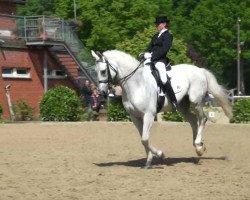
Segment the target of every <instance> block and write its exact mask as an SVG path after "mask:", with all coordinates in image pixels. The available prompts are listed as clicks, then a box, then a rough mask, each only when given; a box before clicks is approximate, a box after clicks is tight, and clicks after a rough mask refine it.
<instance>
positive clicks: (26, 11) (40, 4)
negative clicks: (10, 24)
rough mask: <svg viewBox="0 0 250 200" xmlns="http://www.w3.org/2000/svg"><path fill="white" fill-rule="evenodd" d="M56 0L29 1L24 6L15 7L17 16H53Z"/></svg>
mask: <svg viewBox="0 0 250 200" xmlns="http://www.w3.org/2000/svg"><path fill="white" fill-rule="evenodd" d="M56 7H57V0H50V1H47V0H29V1H26V4H25V6H23V5H19V6H18V7H17V14H18V15H21V16H34V15H47V16H54V15H55V10H56Z"/></svg>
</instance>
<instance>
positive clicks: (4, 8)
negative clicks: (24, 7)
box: [0, 1, 16, 15]
mask: <svg viewBox="0 0 250 200" xmlns="http://www.w3.org/2000/svg"><path fill="white" fill-rule="evenodd" d="M0 13H1V14H8V15H15V14H16V4H15V3H12V2H2V1H0Z"/></svg>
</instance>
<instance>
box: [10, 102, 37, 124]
mask: <svg viewBox="0 0 250 200" xmlns="http://www.w3.org/2000/svg"><path fill="white" fill-rule="evenodd" d="M13 111H14V113H15V117H16V120H20V121H29V120H32V119H33V118H34V111H35V109H34V108H32V107H31V106H29V105H28V103H27V102H26V101H25V100H24V99H19V100H17V101H16V102H15V103H14V105H13Z"/></svg>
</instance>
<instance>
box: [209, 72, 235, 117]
mask: <svg viewBox="0 0 250 200" xmlns="http://www.w3.org/2000/svg"><path fill="white" fill-rule="evenodd" d="M204 71H205V74H206V77H207V82H208V92H209V93H211V94H212V95H213V96H214V97H215V100H216V101H217V103H218V104H219V105H220V106H221V107H222V109H223V111H224V113H225V114H226V115H227V117H228V118H229V119H231V118H232V117H233V113H232V104H231V103H230V101H229V98H228V95H227V93H226V90H225V89H224V88H223V87H222V86H221V85H219V84H218V82H217V80H216V78H215V76H214V75H213V74H212V73H211V72H209V71H208V70H205V69H204Z"/></svg>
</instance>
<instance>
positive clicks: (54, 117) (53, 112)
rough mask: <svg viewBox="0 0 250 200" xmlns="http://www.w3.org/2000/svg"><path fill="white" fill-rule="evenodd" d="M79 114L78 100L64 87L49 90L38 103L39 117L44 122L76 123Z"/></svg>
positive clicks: (80, 109)
mask: <svg viewBox="0 0 250 200" xmlns="http://www.w3.org/2000/svg"><path fill="white" fill-rule="evenodd" d="M81 113H82V107H81V101H80V98H79V97H78V96H77V95H76V93H75V91H74V90H72V89H70V88H68V87H65V86H58V87H56V88H53V89H51V90H49V91H48V92H47V93H46V94H45V95H44V96H43V98H42V100H41V102H40V116H41V119H42V120H44V121H78V120H80V117H81Z"/></svg>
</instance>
